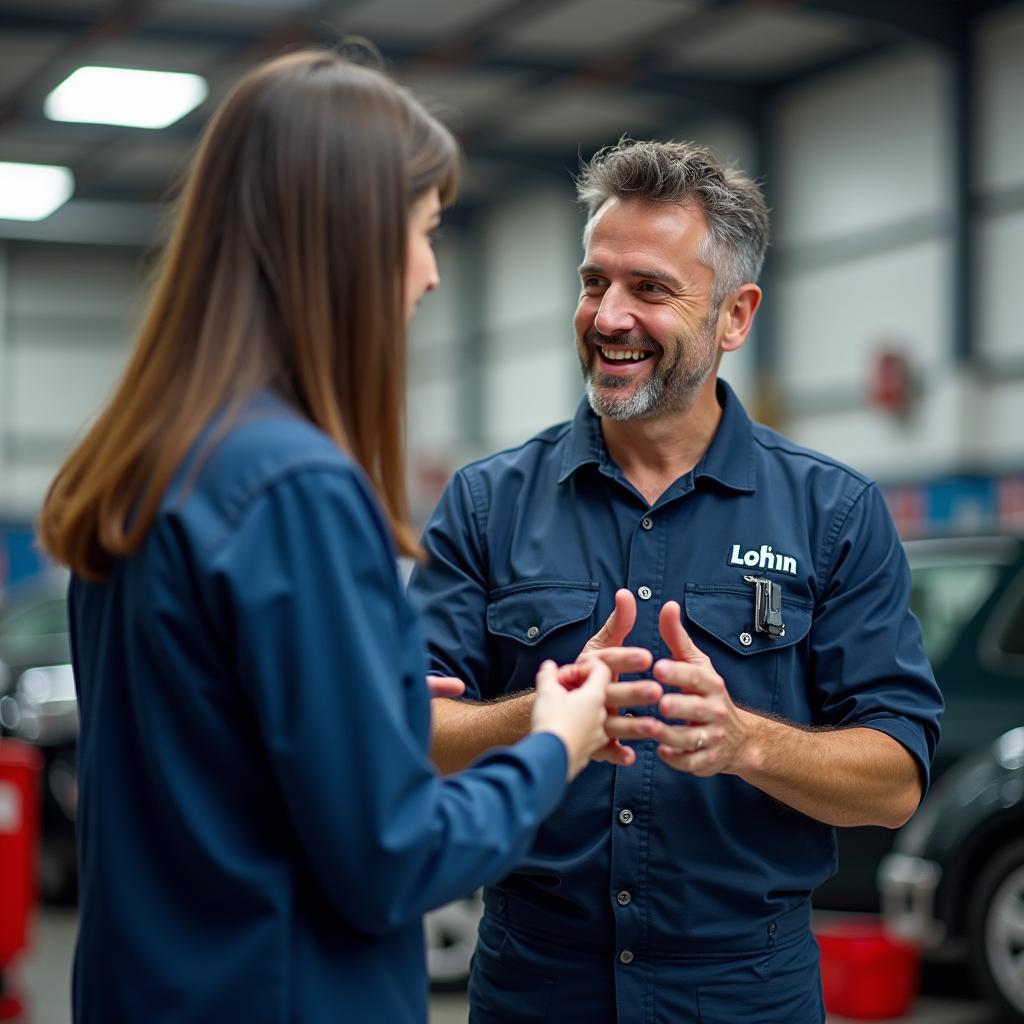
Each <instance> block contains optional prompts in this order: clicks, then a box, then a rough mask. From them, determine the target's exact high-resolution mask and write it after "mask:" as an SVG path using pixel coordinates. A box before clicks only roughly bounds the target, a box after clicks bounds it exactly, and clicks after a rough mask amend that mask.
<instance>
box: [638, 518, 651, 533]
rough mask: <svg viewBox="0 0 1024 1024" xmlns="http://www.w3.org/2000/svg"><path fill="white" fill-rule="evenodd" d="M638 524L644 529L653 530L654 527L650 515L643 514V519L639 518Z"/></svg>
mask: <svg viewBox="0 0 1024 1024" xmlns="http://www.w3.org/2000/svg"><path fill="white" fill-rule="evenodd" d="M640 525H641V526H642V527H643V528H644V529H645V530H653V529H654V520H653V519H652V518H651V517H650V516H644V517H643V519H641V520H640Z"/></svg>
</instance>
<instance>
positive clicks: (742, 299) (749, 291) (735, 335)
mask: <svg viewBox="0 0 1024 1024" xmlns="http://www.w3.org/2000/svg"><path fill="white" fill-rule="evenodd" d="M760 305H761V289H760V288H758V286H757V285H756V284H742V285H740V286H739V288H737V289H736V291H734V292H730V293H729V294H728V295H727V296H726V297H725V300H724V301H723V302H722V307H721V309H720V310H719V311H718V329H719V332H720V334H719V341H718V347H719V348H720V349H721V350H722V351H723V352H735V351H736V349H738V348H739V347H740V346H741V345H742V344H743V342H745V341H746V340H747V335H748V334H749V333H750V328H751V326H752V325H753V323H754V314H755V313H756V312H757V307H758V306H760Z"/></svg>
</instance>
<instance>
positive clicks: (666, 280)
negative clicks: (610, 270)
mask: <svg viewBox="0 0 1024 1024" xmlns="http://www.w3.org/2000/svg"><path fill="white" fill-rule="evenodd" d="M601 273H603V271H602V269H601V267H600V266H598V265H597V264H596V263H584V264H583V266H582V267H580V268H579V274H580V277H586V276H587V274H601ZM629 276H630V277H646V278H648V279H649V280H651V281H661V282H662V284H667V285H668V286H669V288H671V289H673V290H674V291H682V290H683V285H682V282H681V281H679V280H678V279H677V278H675V277H673V276H672V275H671V274H666V273H665V271H664V270H654V269H653V268H646V267H630V269H629Z"/></svg>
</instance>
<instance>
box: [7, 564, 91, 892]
mask: <svg viewBox="0 0 1024 1024" xmlns="http://www.w3.org/2000/svg"><path fill="white" fill-rule="evenodd" d="M66 587H67V580H66V578H65V577H64V576H62V575H60V574H54V575H52V576H46V577H44V578H43V579H39V580H35V581H32V582H30V583H28V584H26V585H23V586H20V587H18V588H16V589H12V590H11V591H10V592H8V594H7V595H6V597H5V599H4V602H3V604H2V606H0V734H2V735H7V736H16V737H18V738H19V739H21V740H25V741H26V742H28V743H31V744H33V745H34V746H36V747H38V748H39V750H40V751H41V753H42V755H43V776H42V779H41V788H42V814H41V818H40V825H41V829H40V831H41V836H40V849H39V865H38V876H37V880H38V887H39V893H40V895H41V896H42V898H43V899H45V900H49V901H51V902H70V901H72V900H74V898H75V895H76V891H77V881H78V874H77V870H76V867H75V811H76V807H77V802H78V785H77V781H76V780H77V776H76V772H75V742H76V739H77V737H78V705H77V703H76V701H75V681H74V677H73V675H72V672H71V664H70V660H71V659H70V653H69V646H68V626H67V611H66V604H65V597H64V595H65V590H66Z"/></svg>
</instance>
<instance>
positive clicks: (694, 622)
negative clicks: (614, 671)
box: [683, 583, 815, 723]
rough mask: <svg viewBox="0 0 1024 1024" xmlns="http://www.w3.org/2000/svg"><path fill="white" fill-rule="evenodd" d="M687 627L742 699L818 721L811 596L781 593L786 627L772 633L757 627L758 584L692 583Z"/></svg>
mask: <svg viewBox="0 0 1024 1024" xmlns="http://www.w3.org/2000/svg"><path fill="white" fill-rule="evenodd" d="M683 600H684V609H685V616H686V628H687V631H688V632H689V633H690V636H691V637H692V639H693V642H694V643H695V644H696V645H697V646H698V647H699V648H700V649H701V650H702V651H703V652H704V653H705V654H706V655H708V657H709V658H710V659H711V663H712V664H713V665H714V666H715V670H716V671H717V672H718V674H719V675H720V676H721V677H722V678H723V679H724V680H725V685H726V688H727V689H728V691H729V695H730V696H731V697H732V699H733V700H734V701H735V702H736V703H737V704H742V705H745V706H746V707H749V708H752V709H756V710H759V711H768V712H771V713H773V714H778V715H782V716H783V717H785V718H788V719H790V720H791V721H794V722H801V723H810V722H811V721H813V708H814V703H815V702H814V699H813V694H812V693H811V692H810V686H811V680H810V678H809V670H810V665H809V661H810V659H809V655H808V649H807V647H808V645H807V643H806V641H807V638H808V634H809V633H810V629H811V622H812V619H813V612H814V607H813V604H812V602H811V601H810V600H809V599H807V598H802V597H797V596H795V595H787V594H786V592H785V588H783V593H782V622H783V625H784V626H785V632H784V634H783V635H782V636H778V637H773V636H769V635H768V634H767V633H759V632H758V631H757V630H756V629H755V628H754V589H753V587H750V586H743V587H728V586H716V585H706V584H698V583H688V584H687V585H686V591H685V594H684V599H683Z"/></svg>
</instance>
